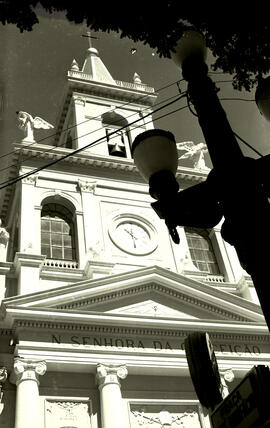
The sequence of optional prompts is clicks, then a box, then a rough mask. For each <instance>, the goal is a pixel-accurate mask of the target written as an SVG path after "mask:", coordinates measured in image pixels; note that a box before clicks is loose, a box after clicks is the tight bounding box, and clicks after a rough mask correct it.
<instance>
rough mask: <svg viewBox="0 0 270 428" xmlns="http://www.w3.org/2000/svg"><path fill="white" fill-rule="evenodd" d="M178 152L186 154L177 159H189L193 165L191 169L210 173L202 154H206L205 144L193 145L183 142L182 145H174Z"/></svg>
mask: <svg viewBox="0 0 270 428" xmlns="http://www.w3.org/2000/svg"><path fill="white" fill-rule="evenodd" d="M176 147H177V150H178V151H182V150H183V151H185V152H186V153H185V154H184V155H182V156H180V157H179V160H180V159H190V160H191V161H192V163H193V168H195V169H198V170H202V171H210V168H208V167H207V166H206V164H205V159H204V153H207V152H208V149H207V145H206V144H205V143H199V144H194V143H193V141H185V142H183V143H177V144H176Z"/></svg>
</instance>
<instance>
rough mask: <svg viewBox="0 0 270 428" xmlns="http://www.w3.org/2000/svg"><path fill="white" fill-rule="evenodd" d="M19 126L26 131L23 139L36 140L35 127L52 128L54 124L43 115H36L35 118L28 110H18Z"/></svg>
mask: <svg viewBox="0 0 270 428" xmlns="http://www.w3.org/2000/svg"><path fill="white" fill-rule="evenodd" d="M17 114H18V127H19V129H21V130H22V131H23V132H24V135H25V137H24V139H23V141H28V142H35V139H34V129H51V128H54V126H53V125H51V124H50V123H48V122H46V120H44V119H42V118H41V117H38V116H36V117H35V118H33V117H32V116H31V114H29V113H27V112H26V111H18V112H17Z"/></svg>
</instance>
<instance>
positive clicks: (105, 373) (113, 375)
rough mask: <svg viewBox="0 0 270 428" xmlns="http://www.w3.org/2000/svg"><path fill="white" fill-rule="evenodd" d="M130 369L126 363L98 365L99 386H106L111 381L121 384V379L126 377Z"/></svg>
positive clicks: (97, 377)
mask: <svg viewBox="0 0 270 428" xmlns="http://www.w3.org/2000/svg"><path fill="white" fill-rule="evenodd" d="M127 374H128V371H127V368H126V366H124V365H104V364H98V366H97V375H96V379H97V383H98V385H99V386H105V385H107V384H110V383H116V384H118V385H120V382H119V379H125V378H126V377H127Z"/></svg>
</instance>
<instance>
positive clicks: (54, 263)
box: [43, 259, 79, 269]
mask: <svg viewBox="0 0 270 428" xmlns="http://www.w3.org/2000/svg"><path fill="white" fill-rule="evenodd" d="M43 265H44V266H48V267H56V268H64V269H78V268H79V263H78V262H76V261H71V260H54V259H46V260H44V262H43Z"/></svg>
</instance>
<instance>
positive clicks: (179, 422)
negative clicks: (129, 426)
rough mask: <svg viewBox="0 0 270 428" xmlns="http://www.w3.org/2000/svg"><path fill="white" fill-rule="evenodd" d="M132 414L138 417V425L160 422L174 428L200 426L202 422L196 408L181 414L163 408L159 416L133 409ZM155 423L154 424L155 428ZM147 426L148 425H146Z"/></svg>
mask: <svg viewBox="0 0 270 428" xmlns="http://www.w3.org/2000/svg"><path fill="white" fill-rule="evenodd" d="M131 412H132V414H133V415H134V416H135V418H136V419H137V423H138V425H146V426H149V425H152V424H158V426H160V427H162V428H169V427H171V428H173V427H177V426H181V427H182V428H185V427H189V428H192V427H193V428H199V427H200V422H199V420H198V414H197V412H196V411H195V410H190V411H188V410H187V411H185V412H183V413H182V414H180V415H172V414H171V413H170V412H168V411H167V410H162V411H160V412H159V415H158V416H150V414H147V413H145V412H144V411H143V410H142V411H135V410H132V411H131ZM154 426H155V425H153V428H154ZM146 428H147V427H146Z"/></svg>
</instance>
